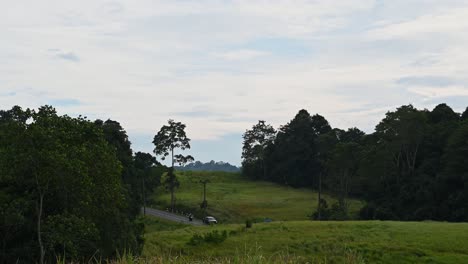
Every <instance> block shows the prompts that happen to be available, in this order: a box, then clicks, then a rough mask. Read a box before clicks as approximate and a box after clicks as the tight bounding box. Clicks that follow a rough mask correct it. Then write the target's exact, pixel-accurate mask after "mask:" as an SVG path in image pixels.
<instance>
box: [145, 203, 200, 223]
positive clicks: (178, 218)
mask: <svg viewBox="0 0 468 264" xmlns="http://www.w3.org/2000/svg"><path fill="white" fill-rule="evenodd" d="M146 214H147V215H151V216H155V217H159V218H163V219H166V220H169V221H173V222H178V223H183V224H187V225H194V226H200V225H203V222H202V221H201V220H199V219H193V220H192V221H189V219H188V217H186V216H182V215H178V214H173V213H169V212H166V211H162V210H158V209H153V208H148V207H146Z"/></svg>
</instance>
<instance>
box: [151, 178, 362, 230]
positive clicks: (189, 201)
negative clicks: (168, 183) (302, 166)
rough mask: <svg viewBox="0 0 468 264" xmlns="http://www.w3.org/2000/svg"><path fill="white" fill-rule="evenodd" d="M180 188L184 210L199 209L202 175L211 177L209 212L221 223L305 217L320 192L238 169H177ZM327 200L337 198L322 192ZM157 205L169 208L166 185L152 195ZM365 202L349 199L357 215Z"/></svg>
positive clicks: (315, 204)
mask: <svg viewBox="0 0 468 264" xmlns="http://www.w3.org/2000/svg"><path fill="white" fill-rule="evenodd" d="M177 175H178V179H179V181H180V188H179V189H177V190H176V199H177V201H176V204H177V206H178V207H179V208H184V209H185V210H190V211H196V210H199V209H200V207H199V205H200V203H201V202H202V200H203V185H202V184H200V183H199V181H200V180H201V179H204V180H205V179H208V180H209V181H210V183H208V184H207V201H208V210H207V213H208V214H210V215H213V216H215V217H216V218H217V219H218V220H219V221H221V222H222V223H243V222H245V220H246V219H264V218H271V219H273V220H276V221H279V220H284V221H286V220H287V221H289V220H306V219H308V216H309V215H311V214H312V213H313V212H314V211H315V210H316V208H317V193H316V192H313V191H311V190H309V189H294V188H291V187H285V186H280V185H277V184H274V183H270V182H261V181H258V182H254V181H250V180H248V179H245V178H243V177H242V176H241V175H240V174H236V173H223V172H177ZM323 196H324V198H325V199H326V200H327V202H328V204H329V205H331V204H332V203H333V202H334V201H335V200H334V199H333V198H331V197H330V196H328V195H323ZM153 203H154V205H155V206H156V207H159V208H166V207H169V204H170V194H169V192H167V191H165V190H164V189H163V188H160V189H159V190H157V191H156V194H155V195H154V197H153ZM361 207H362V203H361V202H360V201H357V200H351V201H350V212H351V215H353V216H355V215H356V214H357V212H358V211H359V209H360V208H361Z"/></svg>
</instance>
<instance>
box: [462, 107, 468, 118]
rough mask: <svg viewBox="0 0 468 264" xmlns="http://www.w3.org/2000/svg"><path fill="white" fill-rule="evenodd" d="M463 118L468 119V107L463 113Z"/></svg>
mask: <svg viewBox="0 0 468 264" xmlns="http://www.w3.org/2000/svg"><path fill="white" fill-rule="evenodd" d="M461 119H462V120H468V107H467V108H466V109H465V111H464V112H463V113H462V114H461Z"/></svg>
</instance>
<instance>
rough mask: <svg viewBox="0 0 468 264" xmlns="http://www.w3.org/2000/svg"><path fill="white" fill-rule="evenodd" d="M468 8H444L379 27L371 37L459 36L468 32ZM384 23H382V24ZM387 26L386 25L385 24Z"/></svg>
mask: <svg viewBox="0 0 468 264" xmlns="http://www.w3.org/2000/svg"><path fill="white" fill-rule="evenodd" d="M467 15H468V8H458V7H457V8H442V9H441V10H436V13H431V14H424V15H422V16H419V17H416V18H413V19H410V20H408V21H404V22H400V23H390V24H388V25H383V26H381V27H377V28H376V29H374V30H371V31H370V32H369V35H370V36H371V37H373V38H377V39H391V38H419V37H421V35H427V34H434V33H439V34H443V35H446V34H458V33H459V32H463V31H466V30H468V20H467V19H466V17H467ZM380 23H382V22H380ZM384 24H385V23H384Z"/></svg>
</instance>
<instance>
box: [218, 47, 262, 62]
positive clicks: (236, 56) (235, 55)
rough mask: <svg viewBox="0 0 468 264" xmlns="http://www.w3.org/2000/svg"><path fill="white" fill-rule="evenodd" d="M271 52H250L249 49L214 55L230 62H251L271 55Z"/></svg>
mask: <svg viewBox="0 0 468 264" xmlns="http://www.w3.org/2000/svg"><path fill="white" fill-rule="evenodd" d="M269 54H270V53H269V52H265V51H258V50H248V49H241V50H232V51H228V52H224V53H214V54H213V55H214V56H215V57H218V58H221V59H225V60H230V61H242V60H250V59H254V58H258V57H262V56H267V55H269Z"/></svg>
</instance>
